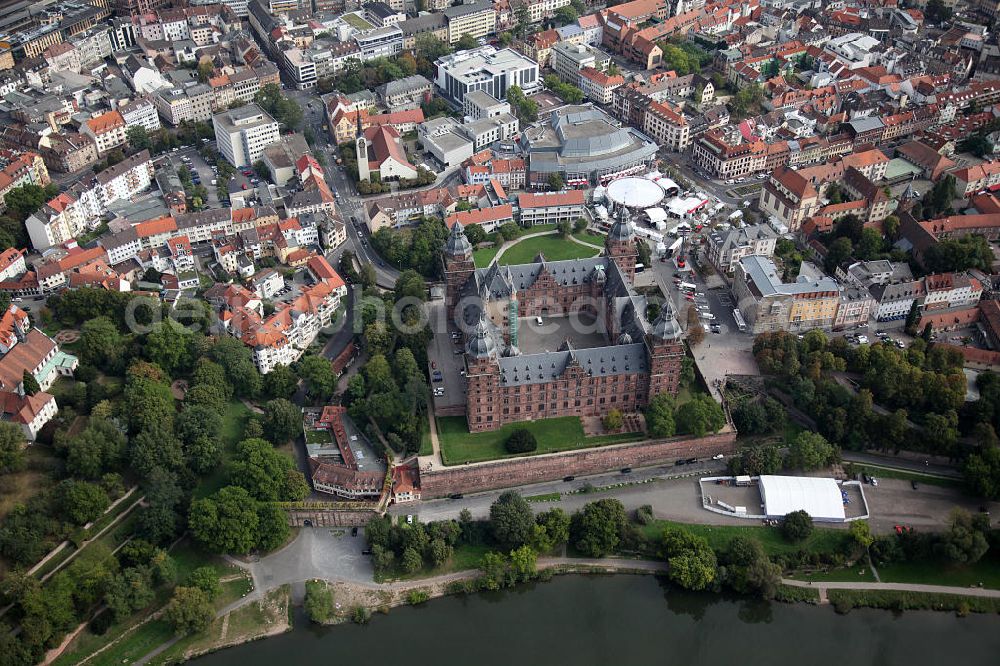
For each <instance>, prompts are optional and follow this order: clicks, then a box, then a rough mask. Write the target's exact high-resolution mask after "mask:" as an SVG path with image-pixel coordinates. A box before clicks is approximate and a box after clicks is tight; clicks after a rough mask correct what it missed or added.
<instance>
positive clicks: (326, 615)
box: [303, 580, 333, 624]
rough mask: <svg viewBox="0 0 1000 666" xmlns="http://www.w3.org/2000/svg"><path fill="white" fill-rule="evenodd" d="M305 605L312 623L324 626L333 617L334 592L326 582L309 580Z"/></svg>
mask: <svg viewBox="0 0 1000 666" xmlns="http://www.w3.org/2000/svg"><path fill="white" fill-rule="evenodd" d="M303 605H304V607H305V611H306V615H308V616H309V620H310V621H312V622H315V623H316V624H324V623H325V622H328V621H329V620H330V618H331V617H333V591H332V590H330V587H329V586H328V585H327V584H326V583H325V582H324V581H321V580H307V581H306V597H305V600H304V603H303Z"/></svg>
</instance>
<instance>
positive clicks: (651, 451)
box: [420, 429, 736, 499]
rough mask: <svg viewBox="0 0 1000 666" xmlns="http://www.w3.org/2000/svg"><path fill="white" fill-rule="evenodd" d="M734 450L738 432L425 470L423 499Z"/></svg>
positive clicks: (729, 452)
mask: <svg viewBox="0 0 1000 666" xmlns="http://www.w3.org/2000/svg"><path fill="white" fill-rule="evenodd" d="M735 450H736V431H735V430H732V429H728V430H726V431H723V432H720V433H716V434H714V435H707V436H705V437H694V438H692V437H688V438H671V439H662V440H652V441H643V442H632V443H628V444H612V445H608V446H602V447H597V448H591V449H582V450H577V451H564V452H560V453H548V454H544V455H539V456H525V457H521V458H509V459H505V460H494V461H490V462H482V463H470V464H467V465H456V466H452V467H431V468H426V467H422V468H421V469H420V492H421V497H422V499H432V498H435V497H447V496H448V495H452V494H454V493H469V492H477V491H482V490H495V489H498V488H510V487H514V486H523V485H527V484H531V483H542V482H545V481H557V480H559V479H562V478H564V477H566V476H587V475H591V474H600V473H602V472H610V471H614V470H617V469H621V468H623V467H648V466H650V465H659V464H663V463H668V462H669V463H672V462H673V461H675V460H677V459H679V458H693V457H698V458H704V457H707V456H714V455H716V454H719V453H723V454H731V453H733V452H735Z"/></svg>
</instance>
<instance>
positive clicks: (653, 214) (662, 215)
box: [646, 208, 667, 224]
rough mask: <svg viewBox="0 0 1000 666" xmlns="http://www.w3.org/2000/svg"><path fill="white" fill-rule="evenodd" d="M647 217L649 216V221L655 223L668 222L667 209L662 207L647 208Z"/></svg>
mask: <svg viewBox="0 0 1000 666" xmlns="http://www.w3.org/2000/svg"><path fill="white" fill-rule="evenodd" d="M646 217H648V218H649V221H650V222H652V223H653V224H656V223H657V222H666V221H667V211H665V210H663V209H662V208H647V209H646Z"/></svg>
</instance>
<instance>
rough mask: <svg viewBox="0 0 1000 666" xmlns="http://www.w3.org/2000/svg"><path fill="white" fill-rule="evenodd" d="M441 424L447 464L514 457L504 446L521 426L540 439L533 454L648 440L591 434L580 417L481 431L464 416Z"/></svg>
mask: <svg viewBox="0 0 1000 666" xmlns="http://www.w3.org/2000/svg"><path fill="white" fill-rule="evenodd" d="M437 427H438V442H439V443H440V445H441V457H442V458H443V462H444V464H445V465H459V464H463V463H466V462H482V461H484V460H495V459H497V458H511V457H514V456H515V454H511V453H508V452H507V449H505V448H504V443H505V442H506V441H507V438H508V437H510V435H511V433H512V432H513V431H514V430H517V429H519V428H524V429H525V430H528V431H529V432H531V433H532V434H533V435H534V436H535V439H536V440H538V449H537V450H535V451H533V452H532V453H531V454H530V455H538V454H541V453H555V452H557V451H569V450H572V449H584V448H588V447H591V446H602V445H605V444H617V443H621V442H634V441H638V440H642V439H645V434H642V433H624V434H620V435H602V436H598V437H587V436H585V435H584V434H583V424H582V423H580V419H579V417H576V416H563V417H560V418H554V419H541V420H539V421H523V422H520V423H510V424H507V425H505V426H503V427H502V428H500V429H499V430H492V431H489V432H477V433H470V432H469V428H468V425H467V424H466V421H465V417H464V416H442V417H439V418H438V419H437ZM518 455H524V454H518Z"/></svg>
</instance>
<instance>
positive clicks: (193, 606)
mask: <svg viewBox="0 0 1000 666" xmlns="http://www.w3.org/2000/svg"><path fill="white" fill-rule="evenodd" d="M214 615H215V614H214V613H213V612H212V602H211V601H210V600H209V598H208V595H207V594H205V592H204V591H203V590H201V589H199V588H197V587H178V588H176V589H174V596H173V597H172V598H171V599H170V602H169V603H168V604H167V606H166V608H164V609H163V616H164V617H165V618H166V620H167V622H169V623H170V626H172V627H173V628H174V633H175V634H177V635H179V636H189V635H191V634H198V633H201V632H202V631H205V629H208V625H209V624H211V623H212V618H213V617H214Z"/></svg>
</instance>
